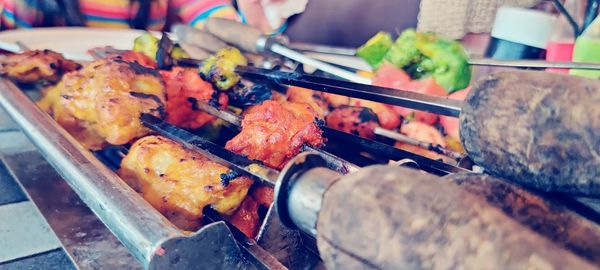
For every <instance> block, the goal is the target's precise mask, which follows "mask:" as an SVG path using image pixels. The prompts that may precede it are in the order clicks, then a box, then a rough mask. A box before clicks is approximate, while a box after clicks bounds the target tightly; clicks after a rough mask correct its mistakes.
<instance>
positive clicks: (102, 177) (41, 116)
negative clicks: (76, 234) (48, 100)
mask: <svg viewBox="0 0 600 270" xmlns="http://www.w3.org/2000/svg"><path fill="white" fill-rule="evenodd" d="M0 89H1V91H0V93H1V94H0V105H1V106H2V107H4V109H5V110H6V111H7V112H8V114H9V115H10V116H11V118H12V119H13V120H14V121H15V122H17V124H18V125H19V126H20V127H21V129H22V131H23V132H24V133H25V135H27V137H29V139H30V140H31V141H32V142H33V143H34V144H35V145H36V147H37V148H38V149H39V151H40V152H41V153H42V154H43V155H44V157H45V158H46V159H47V160H48V161H49V162H50V163H51V164H52V166H53V167H54V168H56V170H57V171H58V172H59V173H60V174H61V176H62V177H63V178H64V179H65V181H66V182H67V183H68V184H69V185H70V186H71V187H72V188H73V190H74V191H75V192H76V193H77V195H79V197H80V198H81V199H82V200H83V201H84V202H85V203H86V204H87V205H88V206H89V207H90V209H91V210H92V211H93V212H94V214H96V216H98V218H100V220H102V222H103V223H104V224H106V226H107V227H108V228H110V230H111V231H112V232H113V234H115V236H116V237H117V238H118V239H119V240H120V241H121V242H122V243H123V244H124V245H125V246H126V247H127V249H129V251H130V252H131V253H132V255H133V256H134V257H135V258H136V259H137V260H138V261H140V263H141V264H142V265H144V266H145V267H148V265H149V263H150V261H151V259H152V256H153V255H154V254H155V251H156V250H157V249H158V248H160V244H161V243H163V242H164V240H166V239H169V238H173V237H177V236H183V234H182V232H181V231H180V230H179V229H177V228H176V227H175V226H174V225H172V224H171V223H170V222H169V221H168V220H166V219H165V218H164V217H163V216H162V215H161V214H160V213H159V212H157V211H156V210H155V209H154V208H153V207H151V206H150V205H149V204H148V203H147V202H146V201H144V200H143V199H142V197H140V196H139V195H138V194H137V193H136V192H135V191H134V190H133V189H131V188H130V187H129V186H128V185H127V184H126V183H125V182H123V181H122V180H121V179H120V178H119V177H118V176H117V175H116V174H115V173H114V172H113V171H111V170H110V169H108V168H107V167H106V166H104V164H102V163H100V162H99V161H98V160H97V159H96V158H95V157H94V156H93V155H92V153H91V152H90V151H88V150H87V149H85V148H83V146H81V144H79V142H77V141H76V140H75V139H74V138H73V137H72V136H71V135H69V134H68V133H67V132H66V131H65V130H64V129H62V128H61V127H60V126H58V124H56V122H55V121H54V120H53V119H51V118H50V117H49V116H48V115H47V114H46V113H44V112H42V111H41V110H40V109H39V108H38V107H36V106H35V105H34V104H33V103H32V102H31V100H30V99H29V98H28V97H27V96H26V95H25V94H24V93H23V92H22V91H21V90H20V89H19V88H17V87H16V86H15V85H14V84H12V83H11V82H9V81H7V80H1V81H0Z"/></svg>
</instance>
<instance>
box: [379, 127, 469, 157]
mask: <svg viewBox="0 0 600 270" xmlns="http://www.w3.org/2000/svg"><path fill="white" fill-rule="evenodd" d="M375 134H377V135H380V136H384V137H386V138H390V139H393V140H396V141H399V142H402V143H407V144H410V145H414V146H418V147H421V148H423V149H426V150H429V151H433V152H436V153H438V154H442V155H444V156H447V157H450V158H453V159H455V160H456V161H458V160H460V159H462V158H463V157H464V155H463V154H461V153H458V152H454V151H452V150H450V149H446V148H444V147H442V146H441V145H439V144H432V143H427V142H422V141H419V140H415V139H413V138H411V137H408V136H406V135H404V134H400V133H398V132H395V131H392V130H389V129H385V128H381V127H376V128H375Z"/></svg>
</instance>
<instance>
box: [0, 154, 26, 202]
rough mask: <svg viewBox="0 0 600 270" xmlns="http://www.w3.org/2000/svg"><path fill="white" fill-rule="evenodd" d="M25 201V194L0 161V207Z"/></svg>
mask: <svg viewBox="0 0 600 270" xmlns="http://www.w3.org/2000/svg"><path fill="white" fill-rule="evenodd" d="M25 200H27V197H26V196H25V193H23V191H22V190H21V187H20V186H19V185H18V184H17V182H16V181H15V179H14V178H13V177H12V175H10V174H9V173H8V170H7V169H6V165H5V164H4V163H3V162H2V161H1V160H0V205H3V204H9V203H16V202H21V201H25Z"/></svg>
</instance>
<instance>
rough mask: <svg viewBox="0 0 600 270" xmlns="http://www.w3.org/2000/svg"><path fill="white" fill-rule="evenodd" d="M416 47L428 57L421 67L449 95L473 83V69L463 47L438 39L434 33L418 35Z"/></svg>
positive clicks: (456, 43) (454, 42)
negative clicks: (429, 73)
mask: <svg viewBox="0 0 600 270" xmlns="http://www.w3.org/2000/svg"><path fill="white" fill-rule="evenodd" d="M415 46H416V47H417V49H418V50H419V51H420V52H421V53H422V54H423V55H424V56H425V57H426V60H423V61H422V63H421V66H422V68H423V69H425V70H428V71H430V72H431V75H432V76H433V79H434V80H435V81H436V82H437V83H438V84H439V85H441V86H442V87H443V88H444V89H446V91H447V92H448V93H452V92H454V91H456V90H460V89H464V88H466V87H467V86H469V83H470V82H471V67H470V66H469V62H468V56H467V53H466V52H465V50H464V48H463V47H462V45H461V44H460V43H458V42H456V41H449V40H444V39H440V38H438V37H437V36H436V35H435V34H432V33H417V36H416V40H415Z"/></svg>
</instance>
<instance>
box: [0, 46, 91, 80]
mask: <svg viewBox="0 0 600 270" xmlns="http://www.w3.org/2000/svg"><path fill="white" fill-rule="evenodd" d="M80 68H81V65H79V64H78V63H76V62H73V61H71V60H67V59H65V58H64V57H63V55H62V54H60V53H57V52H53V51H50V50H32V51H26V52H24V53H21V54H13V55H9V56H7V57H6V58H4V59H2V60H0V73H1V74H2V75H4V76H6V77H8V78H10V79H12V80H14V81H16V82H18V83H38V82H46V83H51V84H53V83H56V82H58V81H59V80H60V78H61V77H62V75H63V74H66V73H69V72H71V71H75V70H78V69H80Z"/></svg>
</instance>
